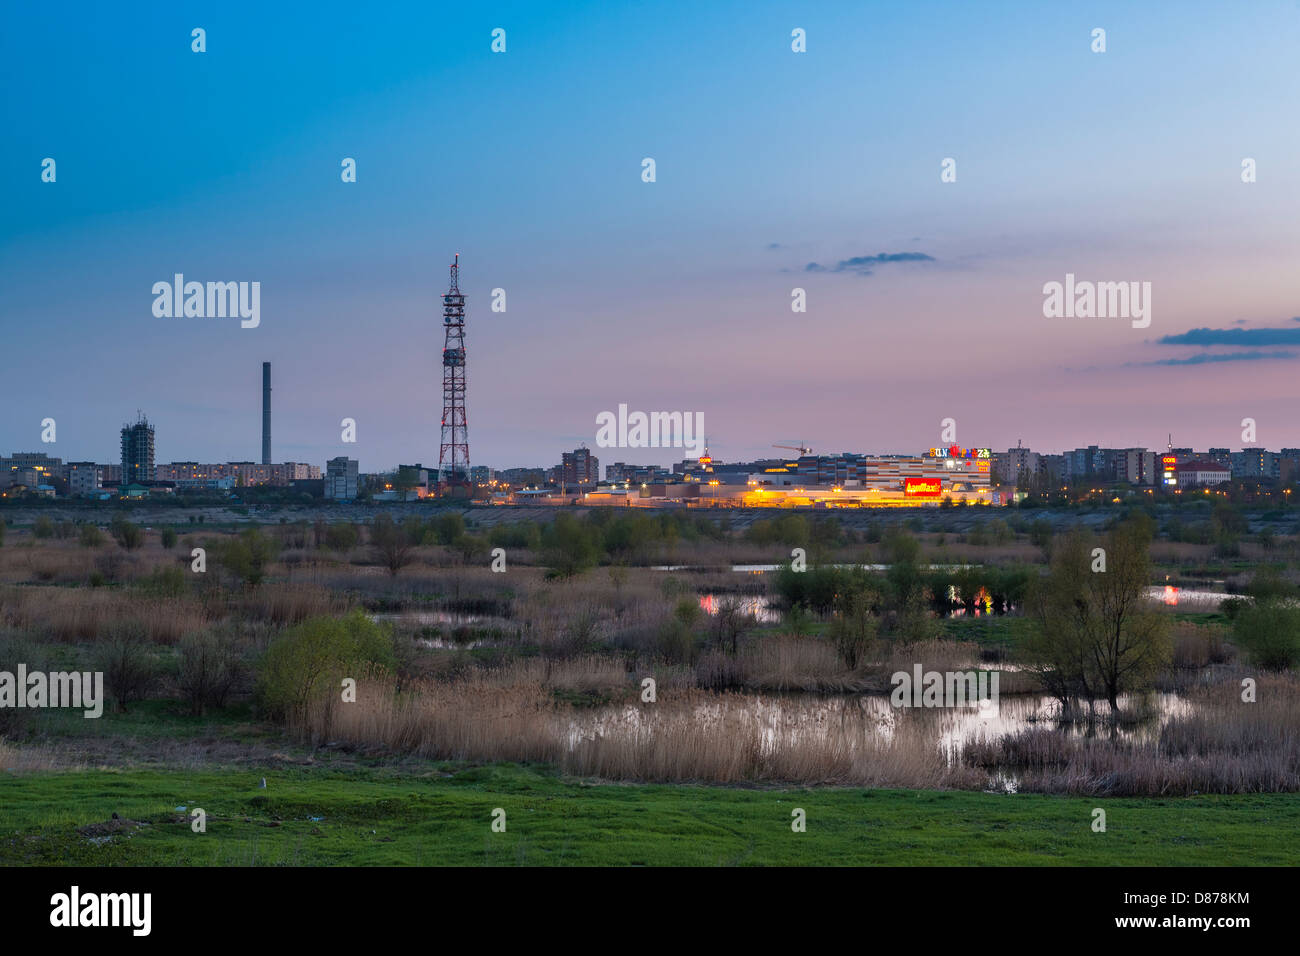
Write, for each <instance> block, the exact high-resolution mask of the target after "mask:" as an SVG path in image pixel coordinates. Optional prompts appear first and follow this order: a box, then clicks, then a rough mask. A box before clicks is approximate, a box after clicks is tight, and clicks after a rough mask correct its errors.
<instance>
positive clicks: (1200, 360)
mask: <svg viewBox="0 0 1300 956" xmlns="http://www.w3.org/2000/svg"><path fill="white" fill-rule="evenodd" d="M1297 355H1300V353H1297V352H1228V353H1226V354H1219V353H1215V352H1202V353H1201V354H1200V355H1193V356H1190V357H1188V358H1170V359H1157V360H1156V361H1154V362H1129V363H1127V364H1128V365H1130V366H1132V365H1137V366H1143V367H1148V366H1152V365H1206V364H1208V363H1210V362H1264V361H1268V360H1270V359H1291V358H1295V357H1296V356H1297Z"/></svg>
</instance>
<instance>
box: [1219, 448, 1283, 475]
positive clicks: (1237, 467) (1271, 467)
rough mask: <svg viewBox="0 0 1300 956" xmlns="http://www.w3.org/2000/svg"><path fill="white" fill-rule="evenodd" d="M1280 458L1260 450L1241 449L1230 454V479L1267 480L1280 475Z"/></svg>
mask: <svg viewBox="0 0 1300 956" xmlns="http://www.w3.org/2000/svg"><path fill="white" fill-rule="evenodd" d="M1280 459H1281V456H1280V455H1276V454H1274V453H1273V452H1271V451H1265V450H1264V449H1262V448H1243V449H1242V450H1241V451H1239V452H1233V453H1232V465H1231V467H1232V477H1233V478H1255V479H1261V478H1262V479H1268V478H1277V477H1279V476H1280V475H1281V471H1282V462H1281V460H1280Z"/></svg>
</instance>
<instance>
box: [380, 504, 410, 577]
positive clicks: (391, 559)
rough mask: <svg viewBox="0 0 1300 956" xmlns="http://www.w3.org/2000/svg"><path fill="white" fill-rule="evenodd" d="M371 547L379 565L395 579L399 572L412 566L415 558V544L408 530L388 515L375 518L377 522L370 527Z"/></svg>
mask: <svg viewBox="0 0 1300 956" xmlns="http://www.w3.org/2000/svg"><path fill="white" fill-rule="evenodd" d="M370 546H371V548H373V549H374V552H375V555H376V556H377V558H378V560H379V563H380V564H382V565H383V566H384V567H386V568H387V569H388V573H389V574H390V575H392V576H393V577H397V574H398V572H399V571H401V570H402V568H404V567H406V566H407V565H408V564H410V563H411V559H412V558H413V557H414V556H415V542H414V541H413V540H412V539H411V536H410V535H409V534H408V533H407V529H406V528H403V527H402V526H400V525H398V524H396V523H395V522H394V521H393V519H392V517H391V516H390V515H387V514H380V515H376V516H375V521H374V523H373V524H372V525H371V526H370Z"/></svg>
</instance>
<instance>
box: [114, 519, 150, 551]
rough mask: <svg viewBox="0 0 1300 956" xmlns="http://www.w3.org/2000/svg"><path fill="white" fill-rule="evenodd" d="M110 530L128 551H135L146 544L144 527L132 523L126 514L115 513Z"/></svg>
mask: <svg viewBox="0 0 1300 956" xmlns="http://www.w3.org/2000/svg"><path fill="white" fill-rule="evenodd" d="M108 530H109V533H110V534H112V535H113V537H114V538H115V539H116V540H117V543H118V544H120V545H121V546H122V547H123V548H125V549H126V550H127V551H134V550H135V549H136V548H138V547H140V545H142V544H144V529H143V528H141V527H140V526H139V525H138V524H132V523H131V521H129V520H128V519H127V517H126V515H124V514H115V515H113V520H112V522H110V523H109V526H108Z"/></svg>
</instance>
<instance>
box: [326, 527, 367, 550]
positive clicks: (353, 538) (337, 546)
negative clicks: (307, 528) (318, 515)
mask: <svg viewBox="0 0 1300 956" xmlns="http://www.w3.org/2000/svg"><path fill="white" fill-rule="evenodd" d="M359 538H360V535H359V534H358V532H357V528H356V525H353V524H349V523H347V522H344V523H342V524H332V525H330V526H329V527H328V528H326V529H325V546H326V547H327V548H329V549H330V550H331V551H351V550H352V549H353V548H355V547H356V546H357V540H358V539H359Z"/></svg>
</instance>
